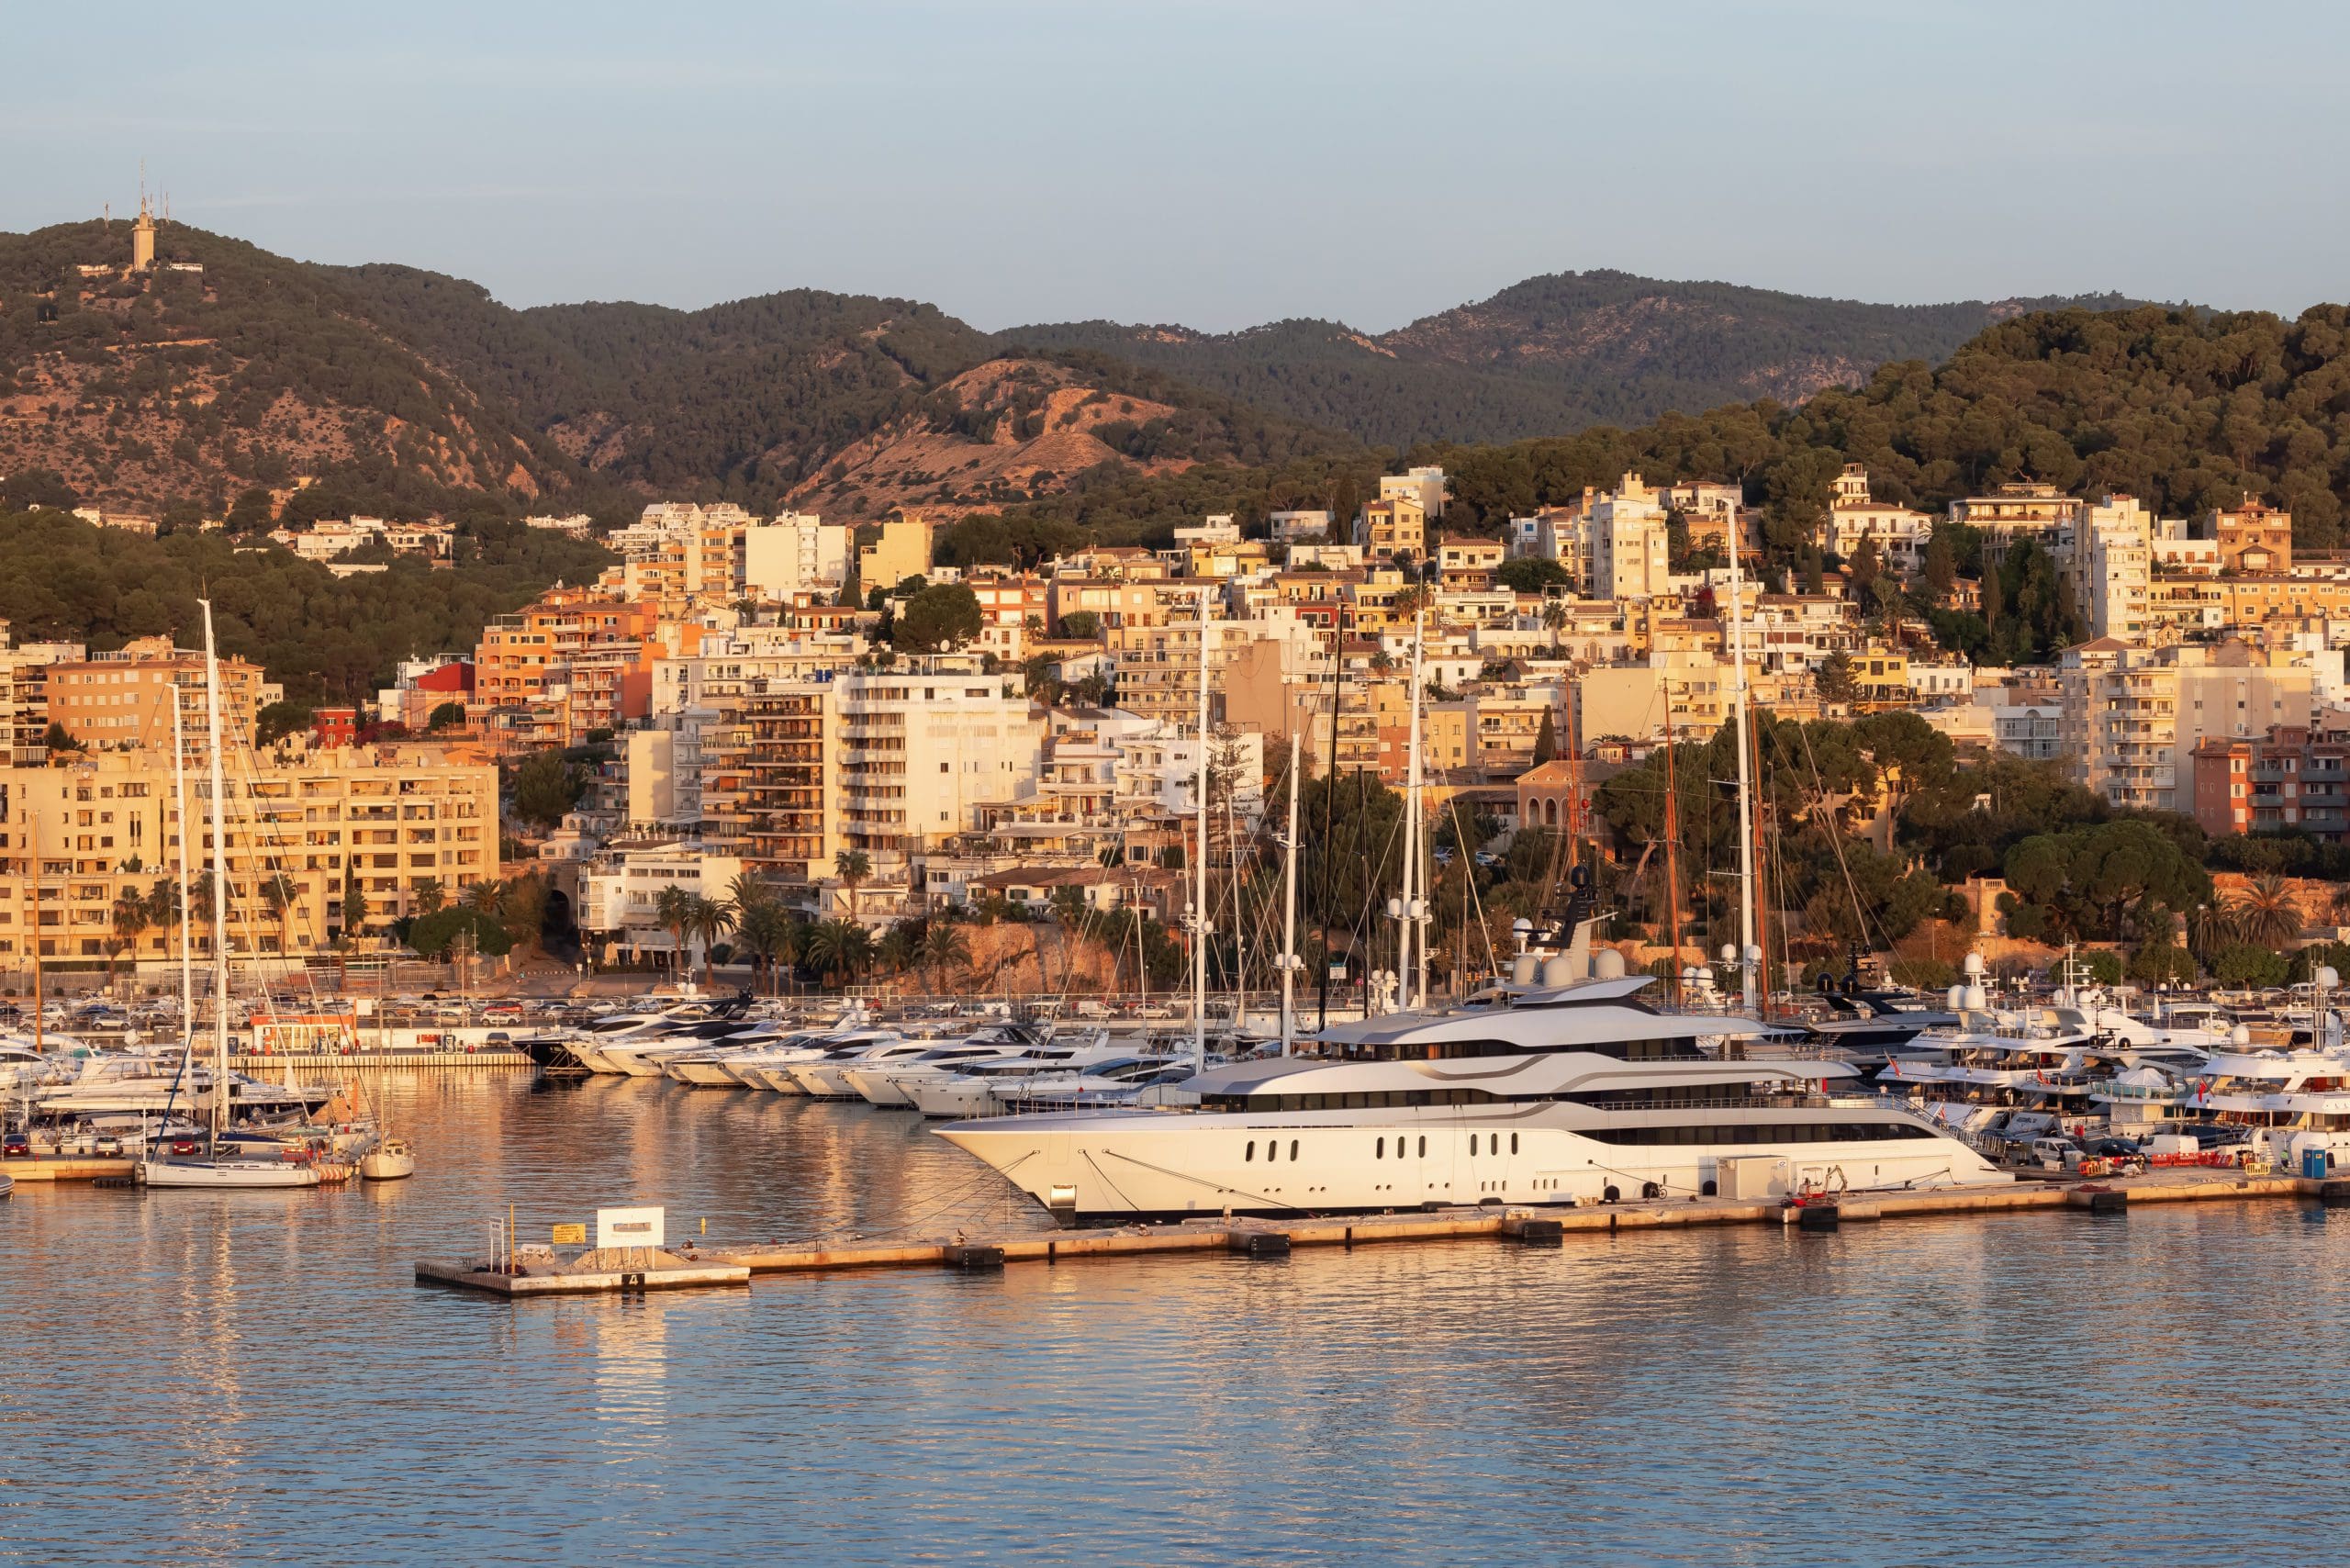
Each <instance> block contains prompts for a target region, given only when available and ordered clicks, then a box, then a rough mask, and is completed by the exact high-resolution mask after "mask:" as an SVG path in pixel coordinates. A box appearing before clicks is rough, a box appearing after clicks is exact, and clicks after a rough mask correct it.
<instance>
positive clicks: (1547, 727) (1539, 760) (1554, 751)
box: [1534, 708, 1559, 767]
mask: <svg viewBox="0 0 2350 1568" xmlns="http://www.w3.org/2000/svg"><path fill="white" fill-rule="evenodd" d="M1558 755H1559V728H1558V726H1557V725H1556V724H1555V723H1553V722H1551V719H1550V710H1549V709H1548V708H1545V709H1544V710H1542V727H1541V728H1540V729H1539V730H1537V731H1535V732H1534V766H1535V767H1541V766H1542V765H1543V764H1544V763H1546V762H1548V761H1550V759H1551V758H1552V757H1555V756H1558Z"/></svg>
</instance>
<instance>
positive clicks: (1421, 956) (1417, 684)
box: [1395, 588, 1428, 1007]
mask: <svg viewBox="0 0 2350 1568" xmlns="http://www.w3.org/2000/svg"><path fill="white" fill-rule="evenodd" d="M1427 622H1428V607H1427V589H1426V588H1422V589H1421V600H1420V603H1419V606H1418V608H1417V609H1416V610H1415V611H1414V612H1413V616H1412V722H1411V731H1410V734H1411V739H1410V752H1409V754H1408V759H1407V761H1406V762H1405V764H1404V767H1405V769H1406V771H1405V774H1404V778H1405V783H1404V922H1403V929H1404V938H1403V952H1402V962H1400V963H1398V964H1397V965H1396V966H1395V983H1396V984H1397V985H1398V986H1401V987H1404V988H1405V990H1404V1005H1405V1006H1406V1007H1426V1006H1427V1004H1428V945H1427V933H1426V932H1425V931H1422V930H1420V929H1419V924H1420V917H1421V916H1422V915H1423V914H1424V913H1426V912H1427V868H1425V867H1423V866H1422V865H1421V864H1420V854H1421V849H1422V845H1421V828H1422V825H1423V824H1422V822H1421V817H1420V812H1421V793H1422V786H1423V779H1424V775H1423V773H1422V771H1421V767H1420V692H1421V689H1422V685H1423V676H1424V672H1425V669H1426V665H1425V663H1424V660H1423V656H1422V655H1423V653H1424V650H1425V645H1426V638H1427ZM1415 937H1417V938H1419V940H1418V941H1417V942H1415V941H1414V938H1415Z"/></svg>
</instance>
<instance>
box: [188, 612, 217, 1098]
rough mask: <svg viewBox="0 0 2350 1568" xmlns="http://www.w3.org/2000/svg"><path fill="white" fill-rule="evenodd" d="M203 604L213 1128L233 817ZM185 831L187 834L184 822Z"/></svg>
mask: <svg viewBox="0 0 2350 1568" xmlns="http://www.w3.org/2000/svg"><path fill="white" fill-rule="evenodd" d="M196 602H197V603H198V604H201V605H202V606H204V730H205V739H206V740H207V742H208V743H209V745H210V746H211V748H212V758H211V767H212V1056H213V1082H212V1134H213V1139H214V1141H215V1143H216V1144H217V1143H218V1139H219V1136H220V1134H221V1133H222V1132H223V1131H224V1130H226V1128H227V1126H228V1122H229V822H228V812H227V798H228V786H227V784H226V783H225V782H224V781H223V779H222V778H221V769H220V657H219V654H218V650H217V649H216V648H215V647H214V645H213V641H212V601H211V600H210V599H198V600H196ZM182 829H183V831H182V832H181V834H180V837H181V839H182V840H183V841H185V839H186V837H187V834H186V832H185V823H183V824H182Z"/></svg>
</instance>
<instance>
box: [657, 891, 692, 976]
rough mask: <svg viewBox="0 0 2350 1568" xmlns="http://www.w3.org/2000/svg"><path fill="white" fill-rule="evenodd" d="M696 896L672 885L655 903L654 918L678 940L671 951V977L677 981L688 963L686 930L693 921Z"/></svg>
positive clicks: (662, 892) (659, 895)
mask: <svg viewBox="0 0 2350 1568" xmlns="http://www.w3.org/2000/svg"><path fill="white" fill-rule="evenodd" d="M693 900H694V895H693V894H692V893H689V892H688V891H686V890H685V889H683V888H680V887H677V886H676V885H674V884H672V885H671V886H669V887H666V888H664V889H662V890H661V891H660V893H659V894H658V895H657V896H656V897H655V899H654V901H653V918H654V919H655V920H656V921H658V922H659V923H660V924H661V925H662V927H663V928H664V929H666V931H667V932H668V933H669V935H671V936H672V937H674V938H675V939H676V942H677V946H676V947H675V948H673V949H672V950H671V954H670V959H669V976H670V978H671V979H672V980H675V979H676V978H677V975H678V974H680V973H682V972H683V971H684V969H685V963H686V928H687V926H688V925H689V924H691V923H692V920H693Z"/></svg>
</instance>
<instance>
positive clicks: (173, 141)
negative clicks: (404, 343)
mask: <svg viewBox="0 0 2350 1568" xmlns="http://www.w3.org/2000/svg"><path fill="white" fill-rule="evenodd" d="M6 44H7V50H8V53H9V54H10V55H11V56H12V57H13V60H14V62H15V66H16V68H15V69H13V70H11V71H10V72H9V73H8V75H9V94H10V102H9V104H8V106H7V107H6V111H5V115H0V127H5V129H0V168H5V169H6V177H5V178H0V229H10V230H22V229H29V228H35V227H39V226H40V225H43V224H48V223H54V222H59V221H62V220H66V219H71V218H84V217H90V216H95V214H96V213H97V211H98V208H99V206H100V204H101V203H103V202H106V201H111V202H113V204H114V210H115V211H116V213H117V214H118V215H119V214H121V213H122V212H124V211H125V210H126V208H128V207H132V206H134V205H135V203H136V183H137V177H138V165H139V160H140V157H141V156H144V157H145V158H146V159H147V161H148V169H149V174H150V178H151V181H152V182H153V183H154V184H157V185H162V186H167V187H168V188H169V189H170V192H171V196H172V204H173V216H174V217H175V218H185V219H186V220H188V221H190V222H193V223H196V224H199V225H202V226H204V227H206V228H209V229H216V230H225V231H228V232H230V233H234V234H238V235H241V236H243V237H245V238H248V239H251V240H252V241H256V242H258V243H260V244H263V245H265V246H267V247H269V248H270V249H272V250H275V251H280V252H286V253H288V254H291V255H295V256H300V257H306V258H309V259H313V260H318V261H329V262H361V261H402V262H408V263H414V264H416V265H419V266H424V267H431V268H434V269H437V270H441V271H444V272H450V273H455V274H461V275H464V276H466V277H470V278H474V279H476V280H477V281H479V282H481V283H483V284H485V285H487V286H488V287H489V288H490V289H491V290H492V291H493V292H494V293H495V294H497V295H498V297H500V298H502V299H505V300H508V301H509V302H511V303H514V304H518V305H520V304H535V303H540V302H543V301H547V300H560V299H579V298H636V299H646V300H656V301H660V302H663V303H667V304H673V305H682V306H693V305H701V304H707V303H709V302H711V301H712V300H718V299H726V298H732V297H738V296H742V295H746V294H756V293H761V292H765V291H767V290H770V289H776V288H783V287H790V286H815V287H822V288H834V289H841V290H846V291H855V292H873V293H882V294H902V295H911V296H914V297H921V298H924V299H929V300H934V301H935V302H937V303H938V304H940V305H942V306H944V307H945V308H947V309H948V310H951V311H953V312H955V313H957V314H958V315H960V316H963V317H964V318H966V319H969V320H971V321H974V322H976V323H978V324H979V325H981V326H985V327H1002V326H1010V325H1013V324H1015V323H1018V322H1022V321H1028V320H1038V319H1071V318H1083V317H1094V316H1107V317H1114V318H1117V319H1124V320H1141V321H1183V322H1187V323H1190V324H1192V325H1195V326H1201V327H1207V328H1215V329H1223V328H1232V327H1238V326H1245V325H1248V324H1250V323H1253V322H1257V321H1262V320H1268V319H1278V318H1281V317H1284V316H1305V315H1314V316H1334V317H1338V318H1342V319H1346V320H1348V321H1351V322H1353V323H1354V324H1356V325H1358V326H1360V327H1364V328H1370V329H1384V328H1387V327H1392V326H1395V325H1398V324H1400V323H1402V322H1404V321H1406V320H1408V319H1412V318H1413V317H1415V316H1417V315H1422V314H1426V313H1427V312H1429V311H1432V310H1437V309H1441V308H1445V307H1447V306H1449V305H1452V304H1455V303H1458V302H1460V301H1461V300H1464V299H1472V298H1478V297H1483V296H1484V295H1486V294H1489V293H1491V292H1493V291H1494V289H1496V288H1499V287H1502V286H1505V285H1507V284H1509V283H1512V282H1515V281H1516V280H1517V279H1518V278H1521V277H1524V276H1527V275H1528V274H1534V273H1541V272H1555V271H1560V270H1564V269H1570V268H1576V269H1579V268H1587V267H1620V268H1624V269H1627V270H1629V271H1634V272H1641V273H1648V274H1657V275H1662V276H1666V277H1715V278H1723V279H1728V280H1730V281H1733V282H1740V283H1751V284H1760V285H1765V286H1774V287H1780V288H1787V289H1794V290H1797V291H1800V292H1804V293H1810V294H1835V295H1842V296H1849V297H1862V298H1869V299H1883V300H1900V301H1925V300H1938V299H1949V298H1960V297H2000V296H2006V295H2013V294H2028V293H2029V294H2037V293H2056V292H2067V293H2069V292H2075V291H2081V290H2091V289H2106V288H2114V289H2121V290H2125V291H2128V292H2131V293H2135V294H2139V295H2143V296H2147V297H2156V298H2165V299H2170V298H2181V297H2187V298H2193V299H2197V300H2201V301H2207V302H2210V303H2214V304H2220V305H2226V306H2259V307H2265V308H2276V309H2283V310H2296V309H2299V308H2301V307H2302V306H2304V305H2306V304H2308V303H2310V302H2311V301H2312V300H2316V299H2320V298H2328V297H2331V298H2337V299H2338V298H2341V297H2344V293H2345V292H2350V282H2345V280H2344V279H2343V277H2342V267H2341V264H2340V263H2341V258H2342V256H2343V253H2344V249H2345V247H2344V240H2345V237H2350V236H2345V229H2350V217H2345V209H2344V202H2343V200H2342V195H2343V191H2342V183H2343V155H2344V151H2345V141H2350V137H2345V130H2350V96H2346V95H2344V93H2343V92H2342V90H2341V83H2342V81H2343V79H2344V67H2345V65H2350V11H2345V10H2344V8H2342V7H2340V6H2328V5H2315V4H2311V5H2300V4H2294V5H2288V4H2267V3H2259V0H2239V3H2236V4H2232V5H2227V6H2219V5H2212V6H2185V5H2172V4H2164V3H2161V0H2135V3H2132V4H2105V3H2076V0H2037V3H2034V4H2007V3H2000V4H1964V3H1963V0H1960V3H1953V0H1945V3H1943V4H1941V5H1934V6H1929V5H1924V4H1907V3H1903V0H1871V3H1859V0H1854V3H1843V0H1812V3H1808V4H1761V3H1755V4H1738V3H1735V0H1715V3H1710V4H1707V3H1698V0H1620V3H1618V4H1613V5H1605V6H1585V5H1572V4H1563V3H1558V4H1527V5H1518V4H1476V3H1463V0H1452V3H1449V4H1441V5H1438V4H1427V5H1403V4H1389V3H1386V0H1360V3H1355V4H1338V3H1335V0H1329V3H1326V0H1255V3H1252V4H1242V3H1237V0H1236V3H1224V0H1167V3H1163V4H1158V5H1151V6H1128V5H1119V4H1114V3H1111V0H1093V3H1091V4H1080V3H1075V0H1069V3H1062V0H994V3H992V4H986V5H968V6H967V5H951V4H920V3H912V0H906V3H898V0H869V3H867V4H859V5H853V6H850V5H844V6H789V5H779V4H778V5H714V4H713V5H694V4H675V3H672V4H667V5H634V6H616V5H604V4H593V3H578V0H574V3H569V4H565V5H562V6H519V5H497V4H492V3H483V4H477V5H443V4H416V3H408V0H403V3H398V4H393V5H386V6H364V7H362V6H319V5H317V4H316V3H315V0H309V3H305V4H301V5H238V4H235V3H233V0H229V3H224V4H219V5H210V6H200V5H186V4H175V5H173V6H147V5H138V4H117V5H115V6H108V7H106V8H105V9H104V11H103V13H100V12H94V11H91V10H90V9H88V8H86V7H75V6H54V5H52V6H38V7H29V8H20V9H19V10H17V11H16V12H14V13H12V15H11V16H10V17H9V19H8V21H7V23H6Z"/></svg>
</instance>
